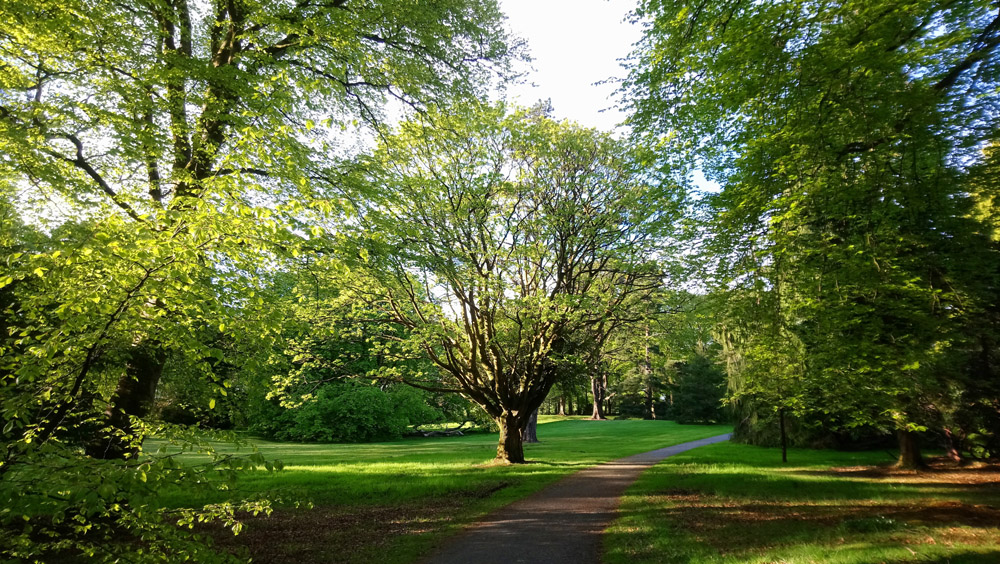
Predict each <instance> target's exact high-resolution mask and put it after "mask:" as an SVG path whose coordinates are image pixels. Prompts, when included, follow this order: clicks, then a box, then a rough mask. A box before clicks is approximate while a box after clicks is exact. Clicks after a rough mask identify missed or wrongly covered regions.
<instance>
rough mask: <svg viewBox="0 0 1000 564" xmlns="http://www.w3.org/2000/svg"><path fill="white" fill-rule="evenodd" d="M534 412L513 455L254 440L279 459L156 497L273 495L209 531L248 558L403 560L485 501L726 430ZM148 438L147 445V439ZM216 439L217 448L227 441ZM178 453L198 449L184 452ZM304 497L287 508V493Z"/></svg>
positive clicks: (446, 440)
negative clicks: (224, 482) (217, 488)
mask: <svg viewBox="0 0 1000 564" xmlns="http://www.w3.org/2000/svg"><path fill="white" fill-rule="evenodd" d="M581 419H584V418H543V419H542V420H541V421H540V425H539V430H538V435H539V438H540V440H541V441H542V442H540V443H538V444H531V445H525V456H526V457H527V458H528V459H529V460H530V461H532V462H531V463H529V464H524V465H511V466H504V465H495V464H491V463H490V461H491V460H492V459H493V458H494V456H495V454H496V441H497V435H496V434H478V435H469V436H465V437H435V438H420V439H405V440H400V441H393V442H385V443H373V444H362V445H340V444H335V445H330V444H323V445H320V444H293V443H274V442H267V441H259V442H257V447H258V448H259V449H260V451H261V452H262V453H263V454H264V456H265V457H267V458H269V459H277V460H281V461H282V462H283V463H284V470H282V471H280V472H275V473H268V472H264V471H252V472H247V473H245V474H244V475H243V476H241V478H240V479H239V480H238V482H237V485H236V487H235V488H234V489H233V490H231V491H229V492H225V494H224V496H225V497H220V495H222V494H212V495H209V494H206V493H204V492H203V491H201V490H184V491H168V492H164V493H163V498H162V499H163V504H164V506H167V507H170V506H179V505H187V504H200V503H214V502H221V501H227V500H234V499H242V498H249V497H254V496H266V497H269V498H278V499H280V500H281V502H280V503H279V504H278V509H277V510H276V511H275V513H274V514H273V515H272V516H271V517H269V518H266V519H265V518H257V519H249V520H248V522H247V528H246V529H245V530H244V533H242V534H241V535H240V536H239V537H235V538H233V537H231V536H228V535H225V534H222V533H221V532H219V531H212V530H209V531H210V532H212V536H214V537H215V538H216V540H217V542H218V543H220V544H221V545H222V546H223V547H224V548H226V549H229V550H234V551H238V550H241V549H248V550H249V553H250V555H251V556H253V557H254V561H255V562H279V561H289V560H294V561H296V562H298V564H308V563H310V562H330V563H338V562H344V563H348V562H370V561H378V562H381V563H386V564H392V563H399V564H402V563H406V562H411V561H413V560H415V559H416V558H418V557H419V556H421V555H422V554H424V553H426V552H427V551H428V550H429V549H430V548H432V547H433V545H434V543H436V542H437V541H439V540H440V539H441V538H442V537H443V536H444V535H447V534H449V533H452V532H455V531H457V530H458V529H460V528H461V527H462V526H463V525H465V524H468V523H470V522H473V521H475V520H476V519H478V518H479V517H481V516H482V515H484V514H485V513H487V512H489V511H490V510H492V509H495V508H497V507H500V506H503V505H506V504H508V503H510V502H512V501H514V500H516V499H519V498H521V497H524V496H526V495H529V494H531V493H533V492H535V491H537V490H539V489H541V488H542V487H544V486H545V485H547V484H550V483H552V482H554V481H556V480H558V479H559V478H561V477H563V476H565V475H566V474H569V473H572V472H575V471H577V470H580V469H582V468H585V467H587V466H592V465H594V464H599V463H601V462H605V461H608V460H613V459H616V458H621V457H624V456H628V455H631V454H636V453H639V452H645V451H648V450H653V449H656V448H661V447H664V446H669V445H672V444H678V443H683V442H687V441H691V440H697V439H701V438H705V437H710V436H714V435H718V434H722V433H726V432H728V431H729V427H728V426H695V425H677V424H675V423H672V422H667V421H638V420H627V421H585V420H581ZM151 442H152V443H153V444H150V445H147V448H156V446H157V445H156V444H155V441H151ZM228 448H229V447H226V446H225V445H219V449H218V450H219V451H221V452H227V449H228ZM184 459H185V460H187V461H189V462H197V461H199V460H201V458H200V457H199V456H198V455H184ZM303 502H306V503H309V504H312V508H310V509H304V508H296V507H295V504H296V503H303Z"/></svg>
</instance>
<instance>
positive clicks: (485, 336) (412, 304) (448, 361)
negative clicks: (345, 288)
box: [345, 104, 679, 462]
mask: <svg viewBox="0 0 1000 564" xmlns="http://www.w3.org/2000/svg"><path fill="white" fill-rule="evenodd" d="M641 157H642V156H641V154H637V152H636V151H635V150H633V149H632V148H631V147H629V146H627V145H626V144H624V143H622V142H620V141H617V140H615V139H613V138H611V137H610V136H609V135H606V134H601V133H598V132H596V131H593V130H588V129H584V128H581V127H579V126H577V125H575V124H571V123H559V122H556V121H554V120H552V119H550V118H548V117H546V116H545V115H544V113H543V112H542V111H541V110H540V109H539V108H536V109H533V110H515V111H508V109H507V108H506V107H504V106H502V105H497V106H488V105H483V104H465V105H460V106H456V107H452V108H449V109H448V110H447V111H446V112H441V113H436V112H434V113H431V114H429V116H428V117H427V119H426V120H418V121H412V122H407V123H404V124H402V125H401V127H400V129H399V132H398V133H397V134H395V135H393V136H388V137H386V138H384V139H383V142H382V143H381V145H380V147H379V148H378V150H377V151H375V152H374V154H372V155H370V156H369V157H367V158H365V159H363V160H362V161H361V162H360V163H359V167H358V172H359V175H358V176H359V177H358V180H357V182H358V186H359V191H360V195H359V197H358V201H359V206H360V209H359V216H360V218H361V219H360V222H359V224H360V226H361V228H362V229H363V232H362V233H360V234H359V237H358V238H357V239H356V240H357V242H356V243H354V242H352V241H350V240H349V241H347V242H346V246H347V251H346V252H345V261H346V263H347V265H348V266H349V268H351V269H352V275H353V276H355V278H354V281H353V284H352V287H351V296H350V299H351V300H354V301H359V302H361V303H363V304H365V306H364V307H366V308H371V309H372V310H373V311H375V312H378V315H379V316H380V317H379V319H380V320H381V321H383V322H385V321H388V322H390V323H392V324H395V325H398V326H400V327H402V328H403V329H404V330H405V331H406V334H407V337H406V338H405V339H404V340H403V341H402V342H399V343H398V344H397V345H394V346H399V347H402V349H403V350H404V351H405V352H408V353H409V354H417V353H420V354H426V355H427V356H428V357H429V358H430V359H431V360H432V361H433V362H434V364H435V365H436V366H437V367H438V369H439V371H438V372H433V373H424V372H421V373H419V374H415V375H413V376H411V377H408V378H400V379H401V380H404V381H406V382H408V383H410V384H411V385H415V386H421V387H424V388H426V389H429V390H433V391H452V392H458V393H461V394H463V395H465V396H466V397H468V398H469V399H470V400H472V401H474V402H476V403H477V404H479V405H480V406H482V408H483V409H484V410H485V411H486V412H487V413H489V414H490V416H491V417H493V418H494V419H495V420H497V422H498V424H499V426H500V430H501V438H502V440H501V444H500V445H499V447H498V458H499V459H501V460H507V461H512V462H522V461H523V454H522V448H521V444H520V435H521V430H522V429H523V426H524V425H525V424H526V423H527V419H528V417H529V416H530V414H531V413H532V412H533V411H534V410H535V409H536V408H537V407H538V406H539V405H540V404H541V402H542V400H543V399H544V398H545V396H546V394H548V392H549V390H550V388H551V387H552V385H553V384H554V383H555V381H556V380H557V379H558V374H559V371H558V362H559V361H558V358H559V355H560V354H561V353H568V354H573V353H574V351H573V350H570V349H567V348H564V347H567V346H568V345H569V344H570V343H569V340H570V336H571V335H579V334H582V333H583V331H584V329H586V328H592V327H594V326H598V325H600V324H601V323H603V322H605V320H608V319H614V318H615V317H616V315H617V314H618V313H619V312H620V311H621V310H622V308H623V307H624V306H623V304H626V303H627V302H628V301H629V300H631V299H635V297H636V296H641V295H643V294H648V293H649V292H651V291H652V290H653V289H655V288H656V287H657V286H658V284H659V281H660V276H661V267H660V265H658V264H657V263H656V262H655V261H654V260H652V259H651V257H652V255H653V251H654V250H655V249H656V248H657V247H658V246H659V245H661V244H662V243H663V241H664V240H665V239H664V237H665V235H666V234H667V233H669V231H670V230H671V229H672V226H673V222H674V221H675V219H676V214H677V213H678V211H679V209H678V206H677V204H676V201H675V199H674V198H675V195H674V194H673V193H672V191H671V190H670V186H669V185H662V186H657V185H651V184H650V181H651V180H652V179H651V178H650V177H649V175H648V173H647V172H646V171H645V170H644V169H643V161H642V158H641ZM352 245H354V246H352ZM414 376H415V377H414Z"/></svg>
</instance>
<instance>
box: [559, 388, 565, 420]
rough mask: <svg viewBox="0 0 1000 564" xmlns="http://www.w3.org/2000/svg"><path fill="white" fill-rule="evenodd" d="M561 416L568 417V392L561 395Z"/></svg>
mask: <svg viewBox="0 0 1000 564" xmlns="http://www.w3.org/2000/svg"><path fill="white" fill-rule="evenodd" d="M559 416H560V417H566V394H562V395H560V396H559Z"/></svg>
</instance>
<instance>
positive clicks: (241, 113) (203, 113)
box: [0, 0, 516, 561]
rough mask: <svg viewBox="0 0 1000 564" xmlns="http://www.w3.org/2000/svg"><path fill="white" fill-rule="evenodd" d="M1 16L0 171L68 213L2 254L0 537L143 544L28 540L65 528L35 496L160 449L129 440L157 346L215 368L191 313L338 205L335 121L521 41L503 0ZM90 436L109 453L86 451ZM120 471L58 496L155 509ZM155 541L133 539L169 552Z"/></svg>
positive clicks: (475, 66)
mask: <svg viewBox="0 0 1000 564" xmlns="http://www.w3.org/2000/svg"><path fill="white" fill-rule="evenodd" d="M0 20H3V21H4V22H5V23H4V26H3V30H0V193H2V194H3V195H4V196H5V197H6V196H7V195H8V194H11V193H15V192H16V193H17V194H18V197H17V199H16V201H14V203H15V208H16V209H17V213H18V214H21V215H22V216H23V217H31V218H37V219H34V221H37V222H38V223H43V222H47V223H48V227H49V228H53V227H57V226H59V225H60V224H65V225H70V224H73V225H77V226H78V228H77V229H75V230H74V231H73V232H72V233H67V234H66V235H65V236H62V237H54V238H51V239H49V240H48V241H47V245H48V246H47V247H46V248H44V249H39V250H33V251H31V252H22V253H15V254H12V255H10V256H7V257H4V261H5V268H4V270H3V272H4V274H3V276H2V277H0V287H7V286H13V287H14V289H13V294H14V298H15V299H14V300H13V301H16V303H17V308H16V309H14V310H8V311H7V312H5V320H6V321H5V323H7V324H8V327H7V329H8V333H7V334H6V335H3V336H2V337H3V338H4V339H5V340H4V343H3V345H2V346H3V350H4V353H5V354H4V355H3V356H2V359H0V375H2V377H3V381H2V382H0V386H2V391H3V393H2V398H0V399H2V404H0V421H2V423H3V425H4V426H3V441H4V445H5V448H4V450H3V453H2V456H3V458H2V460H0V476H2V478H3V492H2V493H3V495H4V496H5V507H8V508H10V509H11V511H10V513H5V514H4V515H3V516H2V519H3V520H4V525H9V524H11V523H13V525H11V526H12V527H15V528H16V529H17V531H18V532H17V533H16V534H15V533H11V534H15V537H6V536H5V537H4V539H3V540H4V542H3V543H0V544H2V545H3V546H4V547H5V550H7V547H12V548H10V549H9V550H11V551H15V552H12V554H14V556H15V557H17V558H35V557H38V555H39V554H44V553H45V551H47V550H62V549H64V548H65V549H67V550H76V549H79V550H82V551H84V552H88V551H96V553H97V554H99V555H103V556H101V557H106V558H107V559H113V557H114V556H113V555H114V554H116V553H119V552H128V551H130V550H132V549H134V548H136V546H134V545H133V544H131V543H128V542H121V543H103V544H101V543H98V544H96V545H94V544H89V543H83V544H82V545H76V546H71V545H70V542H71V541H70V540H66V541H65V544H63V545H59V546H56V544H58V543H55V544H54V543H45V542H36V543H30V542H27V540H30V539H32V538H46V537H45V535H44V534H43V533H40V532H39V531H40V530H51V531H57V530H58V529H59V527H61V525H60V524H59V523H48V524H46V523H43V522H41V519H42V517H41V515H43V513H41V512H39V511H38V510H37V504H39V503H43V504H52V503H55V502H54V501H53V500H55V499H61V498H59V496H58V494H57V491H56V490H53V489H52V488H55V487H57V486H59V487H65V486H66V484H67V483H73V481H74V480H83V477H82V476H81V475H80V474H79V468H82V467H86V468H88V469H89V471H90V474H91V475H92V476H91V477H94V479H97V478H98V477H100V476H105V477H109V476H118V477H122V476H126V475H129V476H131V475H136V476H137V475H138V472H139V470H137V468H141V471H142V472H143V474H142V475H143V476H146V475H148V474H149V472H150V471H151V469H152V468H157V469H160V470H163V469H164V467H162V466H157V465H156V464H153V465H152V466H150V465H149V463H148V460H144V461H141V462H140V459H139V458H138V456H137V455H138V452H139V445H140V444H141V441H142V438H143V437H144V435H145V433H146V429H145V426H146V420H148V417H147V416H148V413H149V409H150V408H151V406H152V400H153V398H154V394H155V391H156V389H157V386H158V383H159V379H160V377H161V375H162V374H163V370H164V366H165V363H166V362H167V361H168V360H169V359H170V358H174V357H176V356H177V355H183V356H186V357H188V358H189V359H190V360H191V361H192V362H194V363H198V364H199V365H201V367H202V368H204V374H205V377H206V378H212V371H211V369H210V368H211V365H212V359H213V355H217V354H219V350H218V349H217V347H212V346H211V344H210V343H206V342H202V341H201V340H200V339H199V336H200V335H204V334H206V332H207V331H208V329H209V328H212V330H214V331H217V332H219V333H223V334H224V333H227V331H228V332H232V331H233V330H234V328H238V327H240V326H241V324H240V323H239V322H238V320H237V319H236V316H235V315H234V314H235V312H238V311H239V310H240V309H241V307H240V306H247V305H248V304H251V303H254V302H256V301H258V300H261V299H262V296H261V295H260V294H259V293H258V292H259V291H260V290H261V288H262V287H266V280H267V278H268V276H269V274H270V273H269V266H270V265H271V264H272V263H273V262H274V261H275V260H276V259H277V258H278V257H280V256H283V255H287V254H292V253H297V252H301V250H302V247H303V245H305V244H306V243H307V240H308V239H309V238H311V237H315V236H316V234H317V233H318V231H315V230H314V231H312V232H310V226H309V224H310V223H312V222H315V221H317V218H324V217H327V216H329V215H330V213H331V212H332V211H333V210H334V209H336V208H337V207H338V205H339V202H338V201H336V200H331V199H329V198H328V196H329V193H328V188H329V185H330V184H331V183H334V182H336V179H335V178H334V176H333V175H334V172H333V170H334V169H333V167H334V165H335V164H336V163H337V162H338V160H339V159H338V154H340V155H341V156H342V154H343V153H344V152H345V150H344V149H343V147H342V146H343V145H344V138H346V137H349V135H350V134H348V135H343V136H340V135H339V134H338V131H340V130H341V129H343V130H345V131H347V130H351V128H352V127H353V125H352V124H353V123H354V122H356V121H359V120H360V121H362V122H367V123H369V124H372V125H377V124H378V123H379V122H380V120H381V108H382V107H383V105H384V104H385V103H386V102H387V101H388V100H393V101H395V102H396V103H399V104H401V105H403V106H404V107H408V108H414V109H418V110H419V109H422V108H424V107H426V106H427V105H428V104H431V103H433V102H434V101H437V100H440V99H443V98H447V97H450V96H463V95H471V94H474V93H476V92H478V91H479V90H480V89H481V88H482V87H483V86H484V84H483V81H484V80H486V79H487V77H488V76H490V75H494V76H495V75H496V74H498V73H499V74H504V73H506V72H507V68H508V63H509V62H510V61H511V57H512V56H516V46H512V45H510V44H509V43H508V41H507V39H508V38H507V37H506V36H505V33H504V32H503V28H502V26H501V25H500V20H501V15H500V13H499V11H498V9H497V6H496V4H495V3H494V2H467V1H465V0H453V1H443V2H434V3H431V4H420V5H415V4H413V3H410V2H402V1H398V2H396V1H379V2H376V1H358V2H353V1H352V2H347V1H344V0H335V1H332V2H310V1H308V0H302V1H282V2H267V3H254V2H244V1H240V0H236V1H230V2H192V1H189V0H164V1H159V0H157V1H150V2H145V1H135V2H112V1H106V0H68V1H63V0H60V1H58V2H55V1H47V0H45V1H40V2H34V1H31V2H21V1H14V2H5V3H3V5H2V6H0ZM350 133H355V132H354V131H350ZM0 227H2V228H3V229H5V230H6V229H7V227H8V225H7V224H6V223H5V224H3V225H2V226H0ZM7 237H8V234H7V233H4V234H3V235H0V239H3V240H5V239H6V238H7ZM29 280H30V281H31V282H32V283H31V284H28V283H27V281H29ZM0 290H2V288H0ZM5 303H6V302H5ZM255 305H256V304H255ZM257 330H258V332H260V333H264V334H266V333H267V329H266V328H264V327H258V328H257ZM216 389H217V393H219V394H220V395H221V394H222V393H224V392H225V388H224V387H223V386H217V387H216ZM204 401H205V403H207V404H209V405H212V404H214V398H204ZM84 427H86V428H88V429H89V431H88V432H87V433H76V435H77V437H76V438H75V439H73V438H72V437H71V435H73V434H74V433H73V431H74V428H76V430H79V429H82V428H84ZM80 435H89V436H90V438H88V439H87V440H84V441H83V442H84V443H86V444H85V446H86V447H87V451H88V454H89V455H90V457H91V458H107V459H113V460H112V462H109V463H108V464H106V465H101V464H99V463H97V462H94V461H92V460H86V461H85V462H81V461H80V457H81V454H80V453H79V452H78V451H77V450H76V446H77V445H78V444H79V442H81V438H80ZM42 465H44V466H45V467H46V468H49V470H48V471H46V472H44V473H43V472H40V471H38V470H37V468H39V467H41V466H42ZM60 472H61V473H62V474H60ZM14 475H16V476H18V477H19V480H18V482H17V484H16V486H15V485H14V483H13V482H10V481H9V480H10V478H9V477H10V476H14ZM54 475H58V476H59V478H53V476H54ZM174 475H175V476H178V475H179V474H174ZM25 476H34V478H33V479H31V480H24V479H23V478H24V477H25ZM62 478H65V480H63V479H62ZM88 479H90V477H88ZM122 479H123V480H124V478H122ZM154 481H155V480H152V479H151V480H150V483H152V482H154ZM81 483H83V482H81ZM108 483H110V484H119V485H122V487H123V488H125V485H124V484H125V482H124V481H115V480H109V482H108ZM130 483H131V482H130ZM135 483H138V482H135ZM133 485H134V484H133ZM128 487H129V488H131V487H132V486H128ZM71 489H77V488H71ZM79 489H81V491H82V490H84V489H86V488H83V487H81V488H79ZM102 491H103V490H102ZM109 491H110V493H109V494H108V495H107V496H100V497H99V498H98V499H96V501H94V503H95V504H96V505H97V506H98V507H96V508H88V507H83V505H85V504H86V503H87V501H86V500H85V499H83V498H81V499H74V500H65V503H67V504H73V503H79V504H82V505H81V507H82V508H78V509H80V511H79V512H78V514H79V515H80V516H81V517H80V518H82V519H84V524H85V525H86V524H94V523H95V521H94V520H90V518H89V516H92V515H100V516H101V519H99V520H96V521H97V523H96V524H99V525H100V526H101V527H104V526H107V527H108V529H107V530H110V531H120V530H128V529H131V530H134V531H136V532H137V534H142V535H145V534H147V533H144V532H142V527H143V526H145V525H149V526H150V527H153V524H154V523H157V522H160V521H162V519H163V517H162V516H160V515H158V514H152V513H149V512H143V511H141V507H140V506H138V505H137V504H138V500H139V498H135V499H132V502H133V503H132V504H131V505H130V504H128V503H122V502H121V501H122V498H121V497H120V496H119V494H120V493H121V495H122V496H125V497H128V495H129V494H128V493H127V492H129V491H131V492H135V491H138V490H136V489H135V488H132V489H131V490H129V489H128V488H125V489H123V490H121V492H119V491H118V490H115V489H114V488H112V489H111V490H109ZM122 492H125V493H122ZM6 496H9V497H6ZM101 504H105V505H101ZM74 507H76V506H74ZM114 507H118V508H123V507H124V508H126V509H111V508H114ZM74 511H75V509H74ZM52 512H53V513H54V514H56V515H60V514H61V513H60V510H59V509H58V508H55V509H52ZM102 512H104V513H102ZM22 515H26V516H31V515H39V517H38V518H37V519H29V520H28V521H26V522H24V523H21V516H22ZM138 515H144V516H145V517H144V519H146V520H145V521H143V523H142V524H137V521H135V520H134V519H133V518H132V516H138ZM95 526H96V525H95ZM32 527H34V532H31V529H32ZM46 527H49V528H48V529H46ZM40 528H41V529H40ZM10 530H13V529H7V528H4V531H5V534H6V533H7V532H9V531H10ZM153 530H156V528H155V527H153ZM161 530H162V531H167V530H168V529H161ZM175 532H176V531H172V532H170V533H169V534H170V535H173V534H174V533H175ZM80 534H82V533H80ZM109 534H110V533H109ZM52 538H59V535H58V534H56V533H53V536H52ZM66 538H67V539H77V540H79V538H80V537H78V536H77V537H74V536H72V535H70V536H68V537H66ZM92 538H97V535H94V536H93V537H92ZM144 538H145V537H144ZM15 540H17V541H18V542H14V541H15ZM7 541H10V542H7ZM21 541H24V542H21ZM25 543H27V544H25ZM53 546H56V548H54V549H53ZM158 546H161V548H162V545H158ZM154 548H155V547H154ZM154 548H150V549H149V550H147V551H145V552H144V556H143V558H145V559H147V560H150V561H153V560H156V559H157V558H159V559H161V560H162V559H168V560H169V559H170V556H169V555H168V554H167V553H164V552H163V551H162V550H160V549H158V548H156V549H154Z"/></svg>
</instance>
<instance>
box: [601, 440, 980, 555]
mask: <svg viewBox="0 0 1000 564" xmlns="http://www.w3.org/2000/svg"><path fill="white" fill-rule="evenodd" d="M790 458H791V460H792V461H793V465H790V466H784V465H782V464H781V462H780V453H779V451H777V450H775V449H765V448H760V447H752V446H746V445H738V444H733V443H725V444H718V445H712V446H709V447H704V448H701V449H696V450H693V451H689V452H686V453H682V454H680V455H677V456H676V457H673V458H670V459H667V460H665V461H664V462H663V463H661V464H659V465H657V466H656V467H655V468H653V469H652V470H650V471H649V472H647V473H645V474H644V475H643V476H642V477H641V478H640V480H639V481H638V482H637V483H636V484H635V485H634V486H633V487H632V488H631V489H630V490H629V492H628V493H627V494H626V496H625V498H624V499H623V503H622V506H621V515H620V517H619V519H618V520H617V521H616V522H615V523H614V525H613V526H612V527H611V529H610V530H609V531H608V534H607V535H606V538H605V549H606V554H607V562H609V563H610V564H643V563H665V564H669V563H678V564H680V563H684V564H737V563H739V564H743V563H760V564H765V563H774V562H782V563H787V564H816V563H823V564H869V563H873V562H899V563H902V562H940V563H942V564H943V563H945V562H950V563H955V564H958V563H968V564H987V563H990V564H995V563H996V562H1000V511H998V510H997V507H998V506H1000V490H998V489H997V488H996V487H995V483H994V485H993V486H992V487H981V486H982V484H963V483H944V482H939V481H934V480H933V476H932V477H931V478H928V479H924V480H922V481H905V480H906V478H905V477H904V478H898V477H893V478H884V477H878V476H869V477H863V476H861V475H851V474H847V475H845V474H844V473H843V472H835V471H831V467H841V468H843V467H855V466H859V467H860V466H866V465H874V464H880V463H884V462H886V460H885V458H886V457H885V455H884V453H878V452H874V453H872V452H855V453H842V452H833V451H807V450H793V451H791V454H790ZM736 461H738V462H736Z"/></svg>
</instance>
